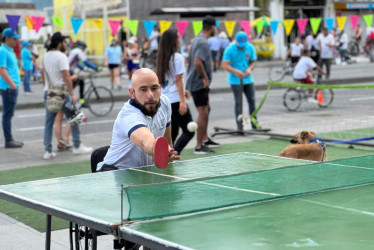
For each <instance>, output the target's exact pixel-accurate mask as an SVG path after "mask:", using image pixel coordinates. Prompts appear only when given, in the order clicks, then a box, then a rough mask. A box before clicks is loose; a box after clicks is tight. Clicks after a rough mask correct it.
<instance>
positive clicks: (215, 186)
mask: <svg viewBox="0 0 374 250" xmlns="http://www.w3.org/2000/svg"><path fill="white" fill-rule="evenodd" d="M373 162H374V156H364V157H357V158H350V159H345V160H337V161H330V162H325V163H314V164H309V165H300V166H290V167H281V168H276V169H271V170H261V171H256V172H252V173H243V174H236V175H231V176H220V177H214V178H204V179H193V180H188V181H181V182H173V183H161V184H154V185H144V186H130V187H126V188H125V194H124V195H125V197H124V199H126V198H127V200H128V205H129V209H128V217H127V219H126V218H124V219H126V220H127V221H134V220H145V219H153V218H162V217H167V216H175V215H182V214H189V213H195V212H201V211H207V210H213V209H218V208H223V207H228V206H234V205H241V204H249V203H254V202H260V201H266V200H271V199H279V198H287V197H293V196H296V195H303V194H310V193H315V192H322V191H328V190H334V189H340V188H346V187H353V186H358V185H364V184H369V183H374V164H373Z"/></svg>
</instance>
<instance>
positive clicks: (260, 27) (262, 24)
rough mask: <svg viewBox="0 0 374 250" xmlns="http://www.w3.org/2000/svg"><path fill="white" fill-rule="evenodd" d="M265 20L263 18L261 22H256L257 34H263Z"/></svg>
mask: <svg viewBox="0 0 374 250" xmlns="http://www.w3.org/2000/svg"><path fill="white" fill-rule="evenodd" d="M264 24H265V21H263V20H261V21H260V22H256V30H257V34H261V32H262V29H263V28H264Z"/></svg>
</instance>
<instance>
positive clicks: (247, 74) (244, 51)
mask: <svg viewBox="0 0 374 250" xmlns="http://www.w3.org/2000/svg"><path fill="white" fill-rule="evenodd" d="M256 61H257V54H256V50H255V47H254V46H253V45H252V44H250V43H248V38H247V35H246V34H245V33H244V32H238V33H237V34H236V37H235V42H234V43H231V44H230V45H229V46H228V47H227V48H226V50H225V52H224V54H223V59H222V67H223V68H224V69H225V70H226V71H227V72H228V74H227V82H228V83H229V84H230V86H231V90H232V92H233V94H234V98H235V118H236V119H235V120H236V124H237V128H238V131H242V130H243V122H242V120H240V119H237V118H238V116H239V115H241V110H242V98H241V95H242V94H243V93H244V95H245V96H246V98H247V102H248V105H249V114H252V113H253V112H254V111H255V110H256V102H255V88H254V83H253V77H252V71H253V69H254V68H255V66H256ZM241 81H242V83H243V90H242V88H241V85H240V82H241ZM256 128H257V127H256V125H255V124H254V123H252V129H256Z"/></svg>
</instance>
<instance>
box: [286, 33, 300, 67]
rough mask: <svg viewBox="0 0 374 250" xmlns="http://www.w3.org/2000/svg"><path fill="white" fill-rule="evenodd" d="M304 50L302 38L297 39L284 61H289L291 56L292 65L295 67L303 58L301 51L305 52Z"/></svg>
mask: <svg viewBox="0 0 374 250" xmlns="http://www.w3.org/2000/svg"><path fill="white" fill-rule="evenodd" d="M303 49H304V45H303V44H302V43H301V39H300V37H296V38H295V42H294V43H292V44H291V46H290V48H289V49H288V51H287V54H286V57H285V58H284V60H285V61H287V58H288V56H290V57H291V63H292V65H295V64H296V63H297V62H298V61H299V59H300V57H301V51H303Z"/></svg>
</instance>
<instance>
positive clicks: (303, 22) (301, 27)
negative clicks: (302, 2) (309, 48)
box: [296, 18, 309, 35]
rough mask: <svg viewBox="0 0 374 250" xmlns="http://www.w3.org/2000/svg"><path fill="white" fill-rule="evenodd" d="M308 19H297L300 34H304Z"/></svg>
mask: <svg viewBox="0 0 374 250" xmlns="http://www.w3.org/2000/svg"><path fill="white" fill-rule="evenodd" d="M308 21H309V20H308V19H307V18H303V19H296V24H297V27H298V28H299V32H300V35H304V32H305V28H306V25H307V24H308Z"/></svg>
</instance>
